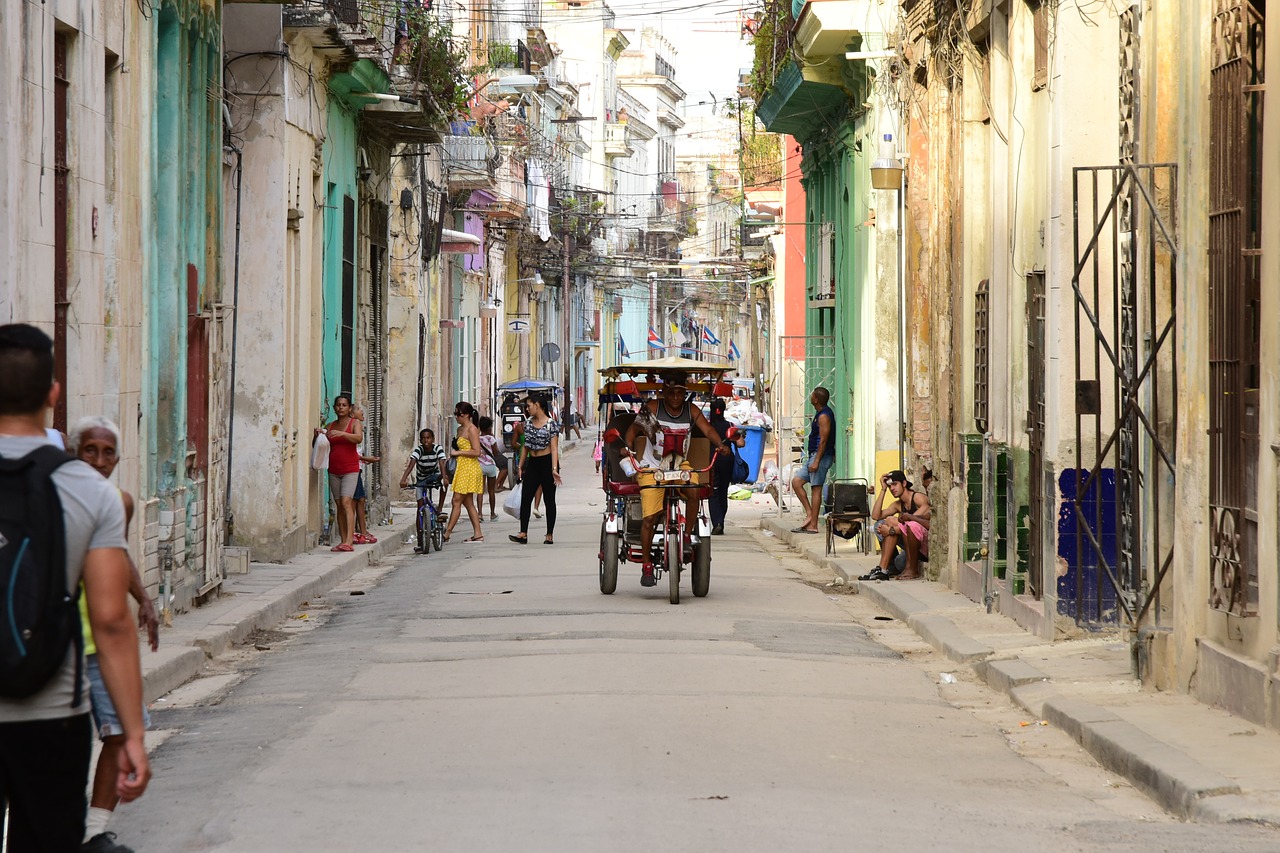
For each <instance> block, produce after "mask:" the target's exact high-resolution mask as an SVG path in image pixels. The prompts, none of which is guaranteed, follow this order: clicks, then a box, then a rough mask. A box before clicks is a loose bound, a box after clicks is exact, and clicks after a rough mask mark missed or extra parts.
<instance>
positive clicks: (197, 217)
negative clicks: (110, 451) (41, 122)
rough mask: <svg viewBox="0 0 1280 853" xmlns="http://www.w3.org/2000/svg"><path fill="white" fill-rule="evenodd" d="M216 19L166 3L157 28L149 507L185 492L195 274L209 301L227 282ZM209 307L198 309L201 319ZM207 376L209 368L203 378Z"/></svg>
mask: <svg viewBox="0 0 1280 853" xmlns="http://www.w3.org/2000/svg"><path fill="white" fill-rule="evenodd" d="M219 19H220V13H219V12H218V10H216V9H214V10H200V9H198V7H197V6H196V5H194V4H192V3H182V4H179V5H175V4H174V3H171V2H166V3H165V4H163V5H161V6H160V7H159V8H157V9H156V12H155V15H154V16H153V20H154V22H155V23H154V28H155V29H154V39H155V45H156V52H155V63H156V67H155V109H154V110H153V111H152V114H151V116H152V124H151V137H152V144H151V173H152V187H151V189H152V192H151V199H150V210H149V214H150V235H149V245H148V252H147V255H148V257H147V259H146V276H145V279H146V321H145V322H146V351H145V355H144V361H143V370H144V374H145V375H144V377H143V383H142V387H143V395H144V400H145V401H146V402H145V404H144V412H143V417H144V418H150V419H151V422H150V423H149V424H144V429H142V430H141V432H142V434H143V435H145V436H146V442H147V446H146V447H145V448H143V450H144V456H145V458H146V460H147V464H146V466H145V474H144V490H145V491H146V494H145V495H144V497H154V496H157V495H168V494H172V493H174V492H175V491H176V490H178V489H180V488H183V487H185V486H186V480H185V477H186V454H187V450H188V447H187V427H188V424H187V370H188V358H187V345H188V344H187V324H188V316H187V315H188V311H189V309H190V308H191V306H189V305H188V298H187V290H188V285H187V281H188V270H189V268H191V267H194V269H195V273H196V279H197V282H198V291H197V299H198V300H200V302H203V301H204V295H205V293H206V292H207V291H208V289H209V288H210V287H216V286H217V285H218V282H219V280H220V276H221V266H220V253H219V251H218V247H219V246H220V245H221V237H220V235H221V221H222V213H221V182H220V180H219V179H218V178H219V170H220V168H221V158H222V145H221V139H222V118H221V112H220V105H219V104H218V103H216V102H211V101H210V100H209V98H208V97H207V94H206V93H207V92H208V90H209V87H210V85H218V84H220V77H221V63H220V61H219V51H220V46H221V34H220V31H219V28H218V20H219ZM200 307H202V306H199V305H198V306H196V310H199V308H200ZM201 369H203V367H202V368H201Z"/></svg>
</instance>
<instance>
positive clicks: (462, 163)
mask: <svg viewBox="0 0 1280 853" xmlns="http://www.w3.org/2000/svg"><path fill="white" fill-rule="evenodd" d="M441 149H442V151H443V154H444V168H445V173H446V174H447V175H448V176H449V189H450V190H458V189H487V188H490V187H492V186H493V182H494V156H493V154H494V152H493V144H492V143H491V142H489V139H488V137H484V136H446V137H445V138H444V141H443V142H442V143H441Z"/></svg>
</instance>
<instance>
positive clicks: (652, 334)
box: [649, 326, 666, 349]
mask: <svg viewBox="0 0 1280 853" xmlns="http://www.w3.org/2000/svg"><path fill="white" fill-rule="evenodd" d="M649 346H651V347H657V348H658V349H666V346H665V345H664V344H663V343H662V338H660V337H658V333H657V332H656V331H655V330H654V328H653V326H650V327H649Z"/></svg>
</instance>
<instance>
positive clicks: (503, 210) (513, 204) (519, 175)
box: [489, 151, 528, 219]
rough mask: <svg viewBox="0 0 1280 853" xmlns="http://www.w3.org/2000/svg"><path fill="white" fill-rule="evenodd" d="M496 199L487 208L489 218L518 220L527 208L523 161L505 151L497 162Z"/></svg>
mask: <svg viewBox="0 0 1280 853" xmlns="http://www.w3.org/2000/svg"><path fill="white" fill-rule="evenodd" d="M496 184H497V186H496V188H495V190H494V196H495V197H496V198H495V200H494V202H493V204H492V205H491V206H490V208H489V215H490V217H493V218H497V219H519V218H520V217H522V216H524V214H525V209H526V208H527V207H528V204H527V201H526V190H525V170H524V161H523V160H521V159H519V158H518V157H516V156H515V155H514V154H513V153H512V152H510V151H507V152H505V153H504V154H503V155H502V158H501V159H500V160H499V161H498V169H497V173H496Z"/></svg>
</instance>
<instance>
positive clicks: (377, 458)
mask: <svg viewBox="0 0 1280 853" xmlns="http://www.w3.org/2000/svg"><path fill="white" fill-rule="evenodd" d="M365 458H366V459H368V460H369V462H371V463H372V462H381V461H382V457H381V456H366V457H365Z"/></svg>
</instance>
